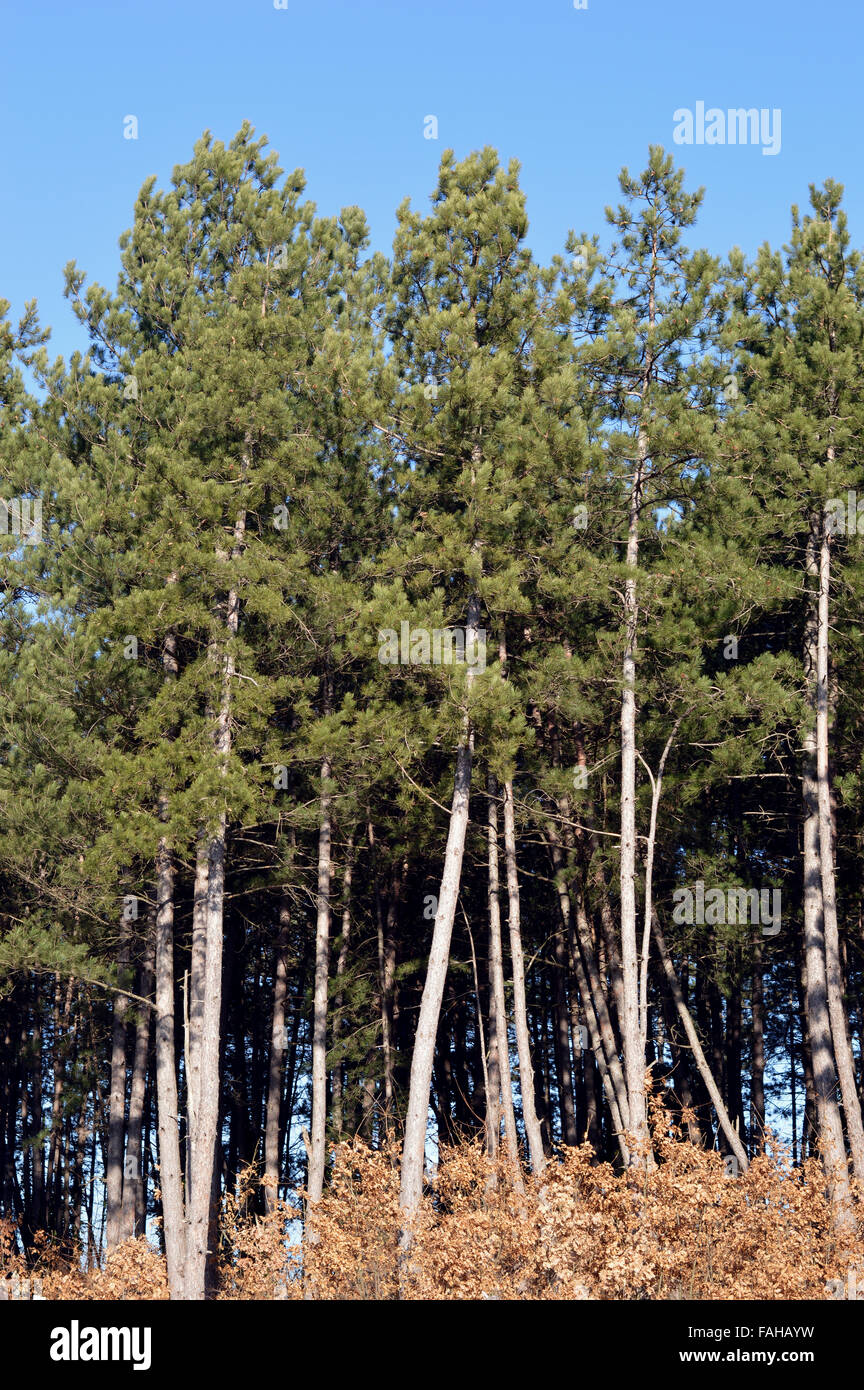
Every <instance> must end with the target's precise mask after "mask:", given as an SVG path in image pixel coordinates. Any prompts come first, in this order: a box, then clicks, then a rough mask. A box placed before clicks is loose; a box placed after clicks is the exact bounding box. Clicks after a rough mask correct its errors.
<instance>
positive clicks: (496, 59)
mask: <svg viewBox="0 0 864 1390" xmlns="http://www.w3.org/2000/svg"><path fill="white" fill-rule="evenodd" d="M0 39H2V52H3V83H2V91H0V109H2V116H3V126H2V129H3V135H4V139H3V145H2V180H3V182H2V187H3V193H4V199H3V201H4V216H3V217H2V218H0V268H2V278H0V296H2V297H5V298H7V299H10V300H11V301H12V305H13V309H14V310H15V311H16V312H17V311H19V310H20V308H21V306H22V305H23V302H24V300H25V299H27V298H30V297H33V296H35V297H36V298H38V300H39V304H40V310H41V312H42V316H43V321H44V322H47V323H50V324H51V325H52V326H53V328H54V345H55V348H56V350H57V351H63V352H68V351H69V350H70V348H71V347H72V346H74V345H77V344H79V343H80V341H81V340H80V337H79V330H78V328H77V326H76V325H75V323H74V320H73V319H72V316H71V313H70V311H69V309H68V307H67V306H66V305H65V303H64V301H63V299H62V292H61V291H62V275H61V271H62V267H63V265H64V264H65V262H66V261H67V260H71V259H75V260H77V261H78V263H79V265H80V266H81V267H82V268H83V269H85V270H86V271H87V273H88V276H89V278H91V279H98V280H101V281H102V282H103V283H108V284H109V285H113V283H114V279H115V276H116V272H117V266H118V260H117V238H118V236H119V235H120V233H121V232H122V231H123V230H124V229H125V228H126V227H128V226H129V224H130V221H131V212H132V205H133V200H134V197H135V194H136V192H137V190H138V188H139V187H140V185H141V183H142V182H143V180H144V178H145V177H146V176H147V175H149V174H151V173H155V174H156V175H157V176H158V178H159V181H160V183H167V181H168V178H169V176H170V172H171V169H172V167H173V166H174V165H175V164H177V163H180V162H183V161H185V160H186V159H187V158H188V157H189V155H190V153H191V149H192V144H193V142H194V140H195V139H196V138H197V137H198V136H199V135H200V134H201V132H202V131H203V130H204V129H205V128H209V129H211V130H212V131H213V133H214V134H215V135H216V136H217V137H218V138H220V139H225V140H227V139H229V138H230V137H231V135H232V134H233V133H234V132H235V131H236V129H237V128H238V126H239V125H240V123H241V121H242V120H243V119H244V117H245V118H248V119H249V120H250V121H251V122H252V123H253V125H254V126H255V127H256V129H257V130H258V132H259V133H261V132H264V133H266V134H267V135H268V136H269V138H270V142H271V145H272V146H273V147H274V148H275V149H276V150H278V152H279V154H280V156H281V164H282V167H283V168H284V169H286V170H291V169H293V168H295V167H296V166H298V165H299V166H301V167H302V168H303V169H305V171H306V175H307V179H308V190H307V191H308V195H309V196H310V197H311V198H313V199H314V200H315V201H316V203H317V204H318V207H319V209H320V210H321V211H322V212H324V213H331V212H337V211H338V209H339V208H340V207H342V206H344V205H346V204H349V203H357V204H359V205H360V206H361V207H363V208H365V210H366V212H367V215H368V218H369V221H370V226H371V230H372V236H373V244H374V245H375V246H376V248H380V249H382V250H389V248H390V244H391V240H392V234H393V225H394V217H393V214H394V210H395V208H396V206H397V204H398V203H399V201H400V200H401V199H402V198H403V197H404V196H406V195H408V196H410V197H411V199H412V201H413V202H414V203H415V205H421V206H422V205H424V204H425V200H426V198H427V197H428V194H429V192H430V191H431V190H432V188H433V187H434V182H435V169H436V165H437V162H438V159H439V157H440V154H441V152H442V151H443V150H444V149H446V148H447V147H448V146H452V147H453V148H454V149H455V150H456V152H457V154H458V155H464V154H467V153H468V152H469V151H470V150H472V149H474V148H477V147H479V146H482V145H484V144H491V145H493V146H495V147H496V148H497V149H498V151H499V153H500V155H501V156H502V158H503V159H508V158H509V157H511V156H513V155H515V156H516V157H517V158H518V159H519V160H520V161H521V164H522V179H523V186H524V188H525V190H526V193H527V196H528V212H529V216H530V220H531V231H530V241H531V245H532V247H533V249H534V251H535V254H536V255H538V256H539V257H540V258H541V259H544V260H545V259H548V257H549V256H550V255H551V254H552V253H553V252H554V251H557V250H560V249H562V245H563V241H564V238H565V236H566V233H567V230H568V228H570V227H573V228H574V229H575V230H577V231H583V230H584V231H587V232H589V233H591V232H594V231H598V232H600V233H601V234H603V235H605V231H604V223H603V208H604V206H605V204H607V203H610V202H613V201H615V200H616V197H617V191H618V190H617V174H618V170H619V169H620V167H621V166H622V165H623V164H627V165H629V166H630V168H631V169H634V170H635V169H639V168H641V167H642V166H643V163H644V160H645V156H646V153H647V148H648V145H649V143H652V142H654V143H661V144H664V145H665V146H666V147H667V148H669V149H671V150H673V152H674V153H675V154H676V157H677V159H678V161H679V162H680V163H683V164H684V166H685V168H686V170H687V176H688V184H689V185H690V186H691V187H692V186H698V185H700V184H704V185H705V187H706V201H705V204H704V210H703V215H702V218H701V220H700V223H699V224H698V225H697V227H696V228H695V229H694V232H693V235H692V236H691V238H690V240H691V244H695V243H697V242H698V243H700V244H705V245H707V246H709V248H710V249H711V250H712V251H714V252H716V253H717V254H721V255H723V254H725V253H726V252H727V251H728V249H729V248H730V247H731V246H732V245H734V244H736V243H737V244H739V245H741V246H742V247H743V248H744V249H745V250H746V251H748V252H752V251H753V250H755V248H756V246H757V245H758V244H759V243H760V242H761V241H763V240H769V241H771V242H772V243H774V244H780V243H782V242H783V241H784V240H785V239H786V237H787V235H788V229H789V208H790V205H791V203H793V202H796V201H797V202H799V203H802V204H804V203H806V200H807V187H808V184H809V183H810V182H813V181H815V182H820V183H821V182H822V180H823V179H825V178H826V177H832V178H835V179H839V180H840V181H841V182H843V183H845V185H846V188H847V210H848V213H849V218H850V226H851V230H852V235H853V240H854V242H855V243H856V244H857V245H861V244H862V243H864V191H862V187H861V181H860V179H859V178H857V177H856V176H857V175H858V173H859V170H860V168H861V162H862V161H861V153H860V151H861V140H862V128H864V122H862V105H864V103H862V86H864V79H862V76H861V70H860V64H861V51H862V47H864V44H862V39H864V21H862V18H861V14H860V8H859V7H858V6H857V5H854V4H849V3H841V0H819V3H818V4H814V3H806V4H805V3H804V0H786V3H780V0H725V2H724V3H717V4H711V3H707V4H706V3H705V2H704V0H659V3H656V4H653V5H651V4H646V3H644V0H638V2H637V0H588V9H587V10H576V9H574V6H573V0H533V3H530V0H524V3H517V2H516V0H398V2H397V0H366V3H362V0H356V2H355V3H348V2H347V0H288V7H287V9H284V10H283V9H280V10H277V9H275V8H274V5H273V0H147V3H139V4H129V3H124V0H83V2H82V0H71V3H70V0H62V2H61V0H37V3H30V4H27V3H23V4H15V6H14V9H13V5H12V0H6V4H5V8H4V11H3V12H2V19H0ZM698 101H704V102H705V105H706V106H707V107H712V106H716V107H720V108H722V109H724V110H725V109H728V108H730V107H739V106H744V107H753V106H755V107H758V108H760V109H761V108H763V107H765V108H771V109H773V108H774V107H779V108H780V109H781V111H782V148H781V151H780V153H779V154H778V155H776V156H766V155H763V154H762V152H761V149H760V148H759V147H758V146H757V147H741V146H735V147H733V146H730V145H713V146H711V145H702V146H695V145H694V146H692V147H689V148H687V147H677V146H675V145H674V144H673V140H672V131H673V126H674V122H673V112H674V111H675V110H676V109H677V108H679V107H689V108H691V109H693V108H695V107H696V103H697V102H698ZM130 114H131V115H136V116H137V117H138V120H139V123H140V124H139V138H138V140H137V141H133V140H124V138H123V118H124V116H127V115H130ZM427 115H435V116H437V118H438V122H439V138H438V140H437V141H436V140H426V139H424V138H423V118H424V116H427Z"/></svg>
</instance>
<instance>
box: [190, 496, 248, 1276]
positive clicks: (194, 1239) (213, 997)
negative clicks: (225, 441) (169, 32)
mask: <svg viewBox="0 0 864 1390" xmlns="http://www.w3.org/2000/svg"><path fill="white" fill-rule="evenodd" d="M245 535H246V513H245V512H240V514H239V515H238V517H237V521H236V524H235V526H234V543H233V548H232V551H231V560H232V561H236V560H237V559H238V558H239V556H240V555H241V553H242V550H243V545H244V539H245ZM220 558H221V557H220ZM224 558H227V557H224ZM239 622H240V593H239V590H238V589H237V588H235V587H232V588H230V589H229V592H228V601H227V605H226V611H225V633H226V640H227V643H228V644H229V645H226V646H225V647H224V649H223V650H222V652H221V653H220V652H219V650H218V647H217V644H216V643H214V644H213V646H212V648H211V652H212V655H213V656H214V658H216V657H218V658H219V660H220V665H221V695H220V701H219V713H218V717H217V721H216V730H215V735H214V740H213V749H214V755H215V758H216V762H217V766H218V768H219V771H220V774H221V775H222V776H224V775H225V773H226V772H227V767H228V759H229V757H230V754H231V707H232V701H233V691H232V683H233V680H234V675H235V667H234V655H233V651H232V649H231V646H230V642H231V640H232V638H234V637H236V636H237V631H238V628H239ZM226 838H227V816H226V813H225V811H224V809H223V810H221V811H220V812H219V814H218V815H217V818H216V825H215V828H214V829H213V830H212V831H210V832H209V833H208V835H207V896H206V907H205V916H204V921H205V942H204V962H203V965H204V970H203V989H202V984H201V981H202V976H201V973H200V962H199V965H198V972H199V973H198V977H197V979H194V978H193V979H192V981H191V984H192V989H191V993H192V999H193V1001H197V999H198V998H199V992H200V994H203V998H202V1003H201V1008H200V1026H199V1027H197V1028H196V1027H193V1022H194V1021H193V1018H192V1017H191V1016H190V1048H191V1049H192V1051H193V1053H194V1052H195V1049H196V1048H197V1049H198V1051H197V1058H198V1065H199V1069H200V1081H199V1083H198V1085H197V1086H193V1089H192V1094H193V1096H194V1103H195V1106H196V1113H195V1116H194V1124H192V1123H190V1131H191V1136H192V1142H191V1156H192V1168H191V1175H190V1176H191V1183H189V1184H188V1186H187V1218H188V1229H187V1237H186V1274H185V1295H184V1296H185V1298H186V1299H188V1300H201V1299H204V1298H205V1297H206V1276H207V1256H208V1249H209V1236H210V1230H211V1217H212V1203H213V1190H214V1165H215V1160H216V1144H217V1131H218V1126H219V1097H220V1083H219V1070H220V1068H219V1063H220V1052H221V1049H220V1034H221V1019H222V944H223V927H224V908H225V855H226ZM190 1119H191V1117H190ZM190 1197H191V1200H190Z"/></svg>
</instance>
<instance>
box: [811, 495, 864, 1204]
mask: <svg viewBox="0 0 864 1390" xmlns="http://www.w3.org/2000/svg"><path fill="white" fill-rule="evenodd" d="M820 529H821V537H820V541H821V543H820V552H819V622H818V639H817V648H816V767H817V771H816V777H817V792H818V797H817V805H818V817H819V867H820V877H821V883H822V913H823V920H824V926H825V965H826V984H827V989H828V1015H829V1018H830V1021H831V1037H832V1039H833V1042H834V1058H835V1061H836V1065H837V1075H838V1078H839V1081H840V1093H841V1095H842V1097H843V1113H844V1115H845V1117H846V1132H847V1134H848V1136H849V1147H850V1149H851V1151H852V1164H853V1168H854V1171H855V1177H856V1178H857V1180H858V1182H859V1183H861V1184H864V1123H862V1119H861V1103H860V1101H859V1099H858V1090H857V1087H856V1083H855V1062H854V1058H853V1056H852V1047H851V1045H850V1042H849V1034H848V1031H847V1027H846V1008H845V1005H844V977H843V963H842V960H841V958H840V935H839V929H838V925H837V893H836V885H835V878H834V847H833V836H832V824H831V822H832V816H831V784H830V780H829V769H828V704H829V691H828V637H829V626H828V624H829V613H830V587H831V550H830V543H831V542H830V536H829V535H828V532H827V528H826V527H825V525H824V522H823V524H822V526H821V528H820Z"/></svg>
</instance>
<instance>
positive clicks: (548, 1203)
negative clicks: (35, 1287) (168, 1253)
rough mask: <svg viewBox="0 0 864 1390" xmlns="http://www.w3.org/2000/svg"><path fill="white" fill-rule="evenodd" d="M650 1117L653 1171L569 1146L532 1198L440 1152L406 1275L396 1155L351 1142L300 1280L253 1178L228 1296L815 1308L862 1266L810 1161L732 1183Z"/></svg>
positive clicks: (48, 1255) (118, 1281)
mask: <svg viewBox="0 0 864 1390" xmlns="http://www.w3.org/2000/svg"><path fill="white" fill-rule="evenodd" d="M653 1119H654V1147H655V1153H656V1155H657V1158H658V1160H659V1162H658V1166H657V1168H656V1170H655V1171H653V1172H645V1171H643V1170H640V1171H638V1172H633V1171H631V1172H630V1173H629V1174H628V1173H620V1172H617V1171H616V1170H615V1169H613V1167H612V1166H611V1165H609V1164H606V1163H599V1164H598V1163H596V1162H595V1161H594V1158H593V1154H592V1152H591V1150H590V1149H589V1147H588V1146H587V1145H586V1146H584V1147H582V1148H579V1149H565V1150H564V1151H563V1152H561V1153H560V1155H558V1161H553V1162H550V1163H549V1164H548V1165H547V1168H546V1171H545V1172H544V1173H543V1175H542V1178H541V1179H540V1180H532V1179H527V1180H526V1183H525V1192H524V1193H521V1194H520V1193H518V1192H516V1191H515V1190H514V1188H513V1185H512V1183H511V1182H510V1181H508V1177H507V1173H506V1170H505V1168H504V1167H503V1165H501V1164H499V1165H494V1164H492V1163H491V1162H490V1160H489V1159H488V1158H487V1157H486V1156H485V1155H484V1154H483V1152H482V1150H481V1149H480V1147H479V1146H471V1145H463V1146H461V1147H458V1148H454V1149H449V1150H447V1151H444V1152H442V1155H441V1161H440V1164H439V1167H438V1171H437V1173H436V1175H435V1177H434V1179H433V1181H432V1182H431V1183H430V1184H429V1185H428V1187H427V1190H426V1192H425V1194H424V1200H423V1206H422V1209H421V1211H420V1213H419V1216H418V1219H417V1221H416V1224H415V1226H414V1239H413V1245H412V1248H411V1251H410V1254H409V1255H408V1257H407V1258H406V1259H405V1260H404V1261H403V1262H402V1263H401V1264H400V1259H399V1250H398V1238H399V1231H400V1224H401V1223H400V1213H399V1170H398V1149H397V1148H396V1146H395V1145H394V1146H393V1147H392V1148H390V1149H387V1150H377V1151H374V1150H371V1149H369V1148H368V1147H366V1146H365V1145H364V1144H362V1143H361V1142H359V1141H355V1142H353V1143H350V1144H341V1145H339V1146H338V1147H337V1148H336V1149H335V1150H334V1152H333V1164H332V1170H331V1181H330V1185H329V1186H328V1188H327V1189H326V1191H325V1195H324V1196H323V1198H322V1199H321V1201H320V1203H319V1204H318V1205H317V1206H316V1208H315V1212H314V1225H313V1226H312V1228H311V1229H313V1230H314V1233H315V1237H316V1239H315V1241H314V1243H312V1242H307V1248H306V1251H305V1255H304V1263H305V1277H304V1278H303V1279H301V1277H300V1274H301V1270H300V1260H299V1252H298V1251H297V1249H296V1246H292V1245H291V1243H290V1238H289V1237H290V1235H291V1233H292V1232H296V1230H297V1220H298V1217H299V1212H298V1211H296V1210H295V1209H293V1208H291V1207H289V1206H287V1205H285V1204H284V1203H280V1204H279V1205H278V1206H277V1207H276V1209H275V1210H274V1211H273V1212H272V1213H270V1214H269V1215H268V1216H266V1217H262V1216H260V1215H255V1214H254V1211H253V1205H252V1198H253V1197H254V1188H255V1184H256V1182H257V1179H256V1178H255V1175H254V1173H253V1172H252V1171H251V1170H250V1172H248V1173H246V1174H244V1175H243V1176H242V1178H241V1179H240V1180H239V1182H238V1185H237V1189H236V1190H235V1191H234V1192H233V1193H231V1194H229V1195H228V1196H227V1197H226V1199H225V1202H224V1205H223V1213H222V1224H221V1233H220V1248H219V1283H220V1292H219V1295H218V1296H219V1297H220V1298H223V1299H274V1298H283V1299H284V1298H289V1299H294V1298H302V1297H304V1295H305V1296H311V1297H314V1298H317V1299H376V1300H377V1299H393V1298H398V1297H402V1298H409V1299H483V1298H486V1299H490V1298H491V1299H532V1300H539V1299H613V1300H621V1299H661V1300H662V1299H679V1298H680V1299H747V1300H773V1299H786V1298H788V1299H817V1300H821V1299H826V1298H829V1297H837V1296H838V1294H837V1292H836V1290H837V1289H838V1288H840V1287H842V1286H843V1284H844V1281H846V1280H847V1278H848V1276H849V1275H850V1271H852V1270H854V1269H856V1268H857V1269H858V1270H859V1271H861V1270H862V1269H864V1232H862V1231H860V1230H859V1234H858V1236H857V1237H856V1238H855V1239H854V1240H853V1239H850V1238H848V1237H846V1238H841V1237H840V1236H838V1234H837V1232H836V1229H835V1226H834V1223H833V1220H832V1210H831V1206H830V1203H829V1201H828V1199H827V1196H826V1191H825V1181H824V1175H823V1172H822V1169H821V1167H820V1165H819V1164H818V1162H817V1161H816V1160H808V1161H807V1162H806V1163H805V1164H804V1165H803V1167H801V1168H799V1169H795V1170H794V1171H793V1170H792V1169H791V1168H790V1165H789V1163H788V1155H787V1154H786V1153H785V1152H784V1151H783V1149H782V1146H780V1145H777V1144H775V1143H773V1141H771V1140H770V1137H769V1143H768V1146H767V1148H766V1150H765V1151H764V1152H762V1153H761V1154H760V1155H758V1156H757V1157H756V1158H755V1159H754V1160H753V1162H752V1163H751V1165H750V1168H749V1170H748V1171H747V1172H746V1173H743V1174H741V1175H739V1176H737V1177H730V1176H729V1175H728V1174H727V1167H726V1164H725V1163H724V1160H723V1158H722V1157H721V1156H720V1155H719V1154H717V1153H708V1152H705V1151H703V1150H701V1149H697V1148H694V1147H693V1146H692V1145H691V1144H689V1143H687V1142H684V1141H683V1139H682V1136H681V1134H680V1132H679V1131H678V1130H677V1129H675V1128H674V1127H673V1126H671V1125H670V1124H669V1121H668V1118H667V1117H666V1116H665V1114H664V1113H663V1111H662V1109H661V1108H660V1107H659V1105H655V1107H654V1115H653ZM13 1248H14V1247H13V1243H12V1231H11V1230H10V1229H9V1228H8V1225H7V1226H6V1227H3V1226H0V1274H2V1275H3V1276H5V1277H8V1275H9V1274H11V1273H12V1272H13V1269H14V1271H15V1272H18V1273H20V1274H22V1275H24V1274H26V1273H27V1271H26V1270H25V1269H24V1268H23V1266H22V1264H21V1261H20V1259H19V1260H18V1261H16V1260H15V1258H14V1257H13V1254H12V1251H13ZM29 1272H30V1273H31V1274H32V1273H34V1272H38V1273H39V1274H40V1275H41V1277H42V1279H43V1291H44V1294H45V1296H46V1297H47V1298H75V1299H117V1298H135V1299H151V1298H156V1299H160V1298H166V1297H167V1294H168V1289H167V1282H166V1279H165V1271H164V1262H163V1261H162V1259H161V1258H160V1256H159V1255H158V1254H156V1253H155V1252H154V1251H153V1250H152V1249H151V1248H150V1247H149V1246H148V1245H147V1243H146V1242H145V1241H143V1240H138V1241H127V1242H126V1243H125V1244H124V1245H123V1246H120V1247H119V1248H118V1249H117V1250H115V1251H113V1252H112V1254H111V1255H110V1256H109V1257H108V1260H107V1262H106V1267H105V1268H104V1269H102V1270H91V1271H84V1270H82V1269H81V1268H80V1262H76V1261H74V1260H73V1261H70V1260H69V1259H68V1256H66V1257H63V1258H61V1256H60V1254H59V1252H57V1251H53V1252H52V1250H51V1249H50V1248H49V1247H48V1246H47V1245H46V1246H45V1248H44V1250H43V1251H42V1253H41V1254H40V1256H39V1259H38V1261H37V1265H36V1268H35V1269H34V1268H32V1267H31V1270H30V1271H29ZM859 1284H861V1285H862V1286H864V1279H861V1278H859ZM851 1286H852V1287H855V1285H854V1281H853V1283H852V1285H851ZM832 1287H833V1288H834V1290H835V1292H834V1293H833V1294H832V1292H831V1289H832ZM852 1296H853V1297H854V1296H855V1295H854V1294H853V1295H852Z"/></svg>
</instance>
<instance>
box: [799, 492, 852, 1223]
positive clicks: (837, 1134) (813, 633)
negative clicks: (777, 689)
mask: <svg viewBox="0 0 864 1390" xmlns="http://www.w3.org/2000/svg"><path fill="white" fill-rule="evenodd" d="M818 525H819V523H818V521H817V520H816V518H815V517H814V518H812V519H811V526H810V535H809V536H808V539H807V578H808V582H809V583H810V584H811V585H812V583H813V580H814V579H815V578H816V577H817V576H818V574H819V540H818V533H817V528H818ZM805 623H806V625H805V631H804V653H803V658H804V678H805V681H806V686H807V695H808V704H809V707H810V710H811V711H812V718H811V720H810V721H809V722H808V725H807V729H806V731H805V737H804V768H803V775H802V782H801V791H802V797H803V809H804V827H803V835H804V852H803V867H804V968H805V970H806V976H807V988H806V1003H807V1010H806V1013H807V1035H808V1039H809V1043H810V1056H811V1058H812V1064H813V1084H814V1087H815V1091H816V1114H817V1119H818V1124H819V1143H820V1147H821V1151H822V1162H823V1163H824V1165H825V1172H826V1175H827V1178H828V1184H829V1188H830V1190H831V1194H832V1198H833V1200H834V1202H835V1204H836V1207H837V1210H838V1219H839V1221H840V1222H841V1224H842V1223H844V1222H845V1221H846V1220H847V1219H848V1217H847V1215H846V1213H848V1212H849V1210H850V1205H849V1204H850V1188H849V1176H848V1164H847V1161H846V1145H845V1141H844V1139H843V1123H842V1120H841V1118H840V1109H839V1106H838V1105H837V1100H836V1085H837V1076H836V1072H835V1069H834V1049H833V1046H832V1041H831V1019H830V1015H829V1011H828V983H827V976H826V965H825V926H824V917H823V909H822V875H821V865H820V858H819V788H818V775H817V757H816V741H817V735H816V704H817V698H816V689H817V669H818V645H819V644H818V627H819V605H818V599H817V598H816V595H815V594H814V593H813V591H812V588H811V590H810V598H809V602H808V607H807V614H806V619H805Z"/></svg>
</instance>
